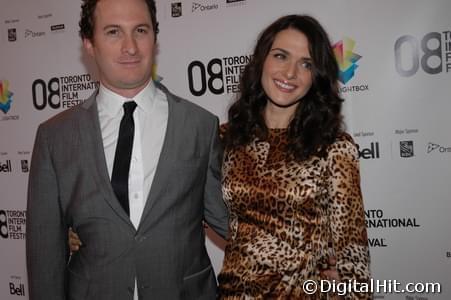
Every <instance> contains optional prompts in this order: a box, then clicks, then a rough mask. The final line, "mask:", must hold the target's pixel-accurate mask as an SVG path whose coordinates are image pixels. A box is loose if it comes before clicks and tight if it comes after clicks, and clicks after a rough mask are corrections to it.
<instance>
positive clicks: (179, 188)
mask: <svg viewBox="0 0 451 300" xmlns="http://www.w3.org/2000/svg"><path fill="white" fill-rule="evenodd" d="M83 2H84V3H83V5H82V15H81V21H80V34H81V37H82V40H83V45H84V47H85V49H86V51H87V52H88V54H89V55H90V56H92V57H93V58H94V60H95V62H96V64H97V66H98V70H99V79H100V83H101V84H100V88H99V90H98V91H97V92H96V93H95V94H94V95H92V96H91V97H90V98H89V99H88V100H86V101H85V102H84V103H83V104H81V105H79V106H77V107H74V108H72V109H69V110H67V111H64V112H62V113H60V114H58V115H56V116H55V117H53V118H51V119H49V120H48V121H46V122H44V123H42V124H41V125H40V126H39V128H38V131H37V135H36V141H35V146H34V150H33V156H32V164H31V171H30V176H29V178H30V179H29V190H28V206H27V241H26V246H27V267H28V280H29V298H30V300H65V299H71V300H90V299H95V300H116V299H117V300H132V299H140V300H146V299H158V300H160V299H161V300H167V299H193V300H199V299H214V298H215V292H216V280H215V277H214V272H213V269H212V266H211V263H210V259H209V257H208V255H207V252H206V248H205V234H204V228H203V222H204V221H205V222H206V223H208V224H209V225H210V226H211V227H212V228H213V229H214V230H215V231H217V232H218V233H219V234H220V235H222V236H225V235H226V232H227V218H228V216H227V209H226V207H225V205H224V202H223V200H222V195H221V190H220V160H221V149H220V146H219V144H218V132H217V131H218V120H217V118H216V117H214V116H213V115H212V114H210V113H209V112H207V111H206V110H204V109H202V108H200V107H198V106H196V105H194V104H192V103H190V102H188V101H186V100H183V99H181V98H179V97H177V96H175V95H173V94H171V93H170V92H169V91H168V90H167V89H166V88H165V87H164V86H163V85H161V84H158V83H155V82H153V81H152V80H151V70H152V65H153V59H154V52H155V44H156V34H157V22H156V8H155V3H154V1H153V0H84V1H83ZM130 107H131V108H130ZM127 111H128V112H127ZM130 128H131V131H130ZM124 141H126V142H124ZM127 143H128V144H129V146H130V147H129V146H127V145H128V144H127ZM117 145H120V146H117ZM127 149H129V150H127ZM127 153H128V154H127ZM124 162H125V163H124ZM124 170H125V172H126V173H125V174H126V175H125V185H124ZM124 198H125V200H126V201H125V202H124ZM69 227H72V228H74V230H75V231H76V232H77V233H78V235H79V237H80V239H81V240H82V241H83V245H84V246H83V247H82V248H80V250H79V251H77V252H76V253H75V254H73V255H72V257H71V258H70V260H69V259H68V246H67V232H68V228H69Z"/></svg>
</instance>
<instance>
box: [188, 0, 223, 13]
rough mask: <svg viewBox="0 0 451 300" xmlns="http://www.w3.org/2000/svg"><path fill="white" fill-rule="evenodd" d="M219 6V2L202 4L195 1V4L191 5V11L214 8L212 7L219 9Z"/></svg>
mask: <svg viewBox="0 0 451 300" xmlns="http://www.w3.org/2000/svg"><path fill="white" fill-rule="evenodd" d="M218 8H219V6H218V5H217V4H207V5H205V4H200V3H197V2H193V6H192V7H191V12H196V11H202V12H203V11H206V10H212V9H218Z"/></svg>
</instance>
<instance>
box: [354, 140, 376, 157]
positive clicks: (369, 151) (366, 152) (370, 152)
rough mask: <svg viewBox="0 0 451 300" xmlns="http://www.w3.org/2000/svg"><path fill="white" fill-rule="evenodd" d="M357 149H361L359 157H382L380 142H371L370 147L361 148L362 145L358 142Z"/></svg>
mask: <svg viewBox="0 0 451 300" xmlns="http://www.w3.org/2000/svg"><path fill="white" fill-rule="evenodd" d="M357 149H358V150H359V158H361V159H377V158H380V154H379V142H371V143H370V147H369V148H360V145H358V144H357Z"/></svg>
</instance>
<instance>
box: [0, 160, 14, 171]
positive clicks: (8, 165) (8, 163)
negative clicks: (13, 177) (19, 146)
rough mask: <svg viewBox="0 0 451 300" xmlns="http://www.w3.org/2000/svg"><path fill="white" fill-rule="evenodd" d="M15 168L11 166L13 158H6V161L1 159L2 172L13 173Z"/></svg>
mask: <svg viewBox="0 0 451 300" xmlns="http://www.w3.org/2000/svg"><path fill="white" fill-rule="evenodd" d="M12 171H13V169H12V168H11V160H9V159H8V160H6V161H5V162H1V161H0V173H2V172H4V173H11V172H12Z"/></svg>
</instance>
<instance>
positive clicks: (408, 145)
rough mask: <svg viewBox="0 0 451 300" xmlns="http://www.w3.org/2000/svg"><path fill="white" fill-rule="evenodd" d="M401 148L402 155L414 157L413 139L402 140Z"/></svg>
mask: <svg viewBox="0 0 451 300" xmlns="http://www.w3.org/2000/svg"><path fill="white" fill-rule="evenodd" d="M399 149H400V153H399V154H400V155H401V157H413V141H400V142H399Z"/></svg>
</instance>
